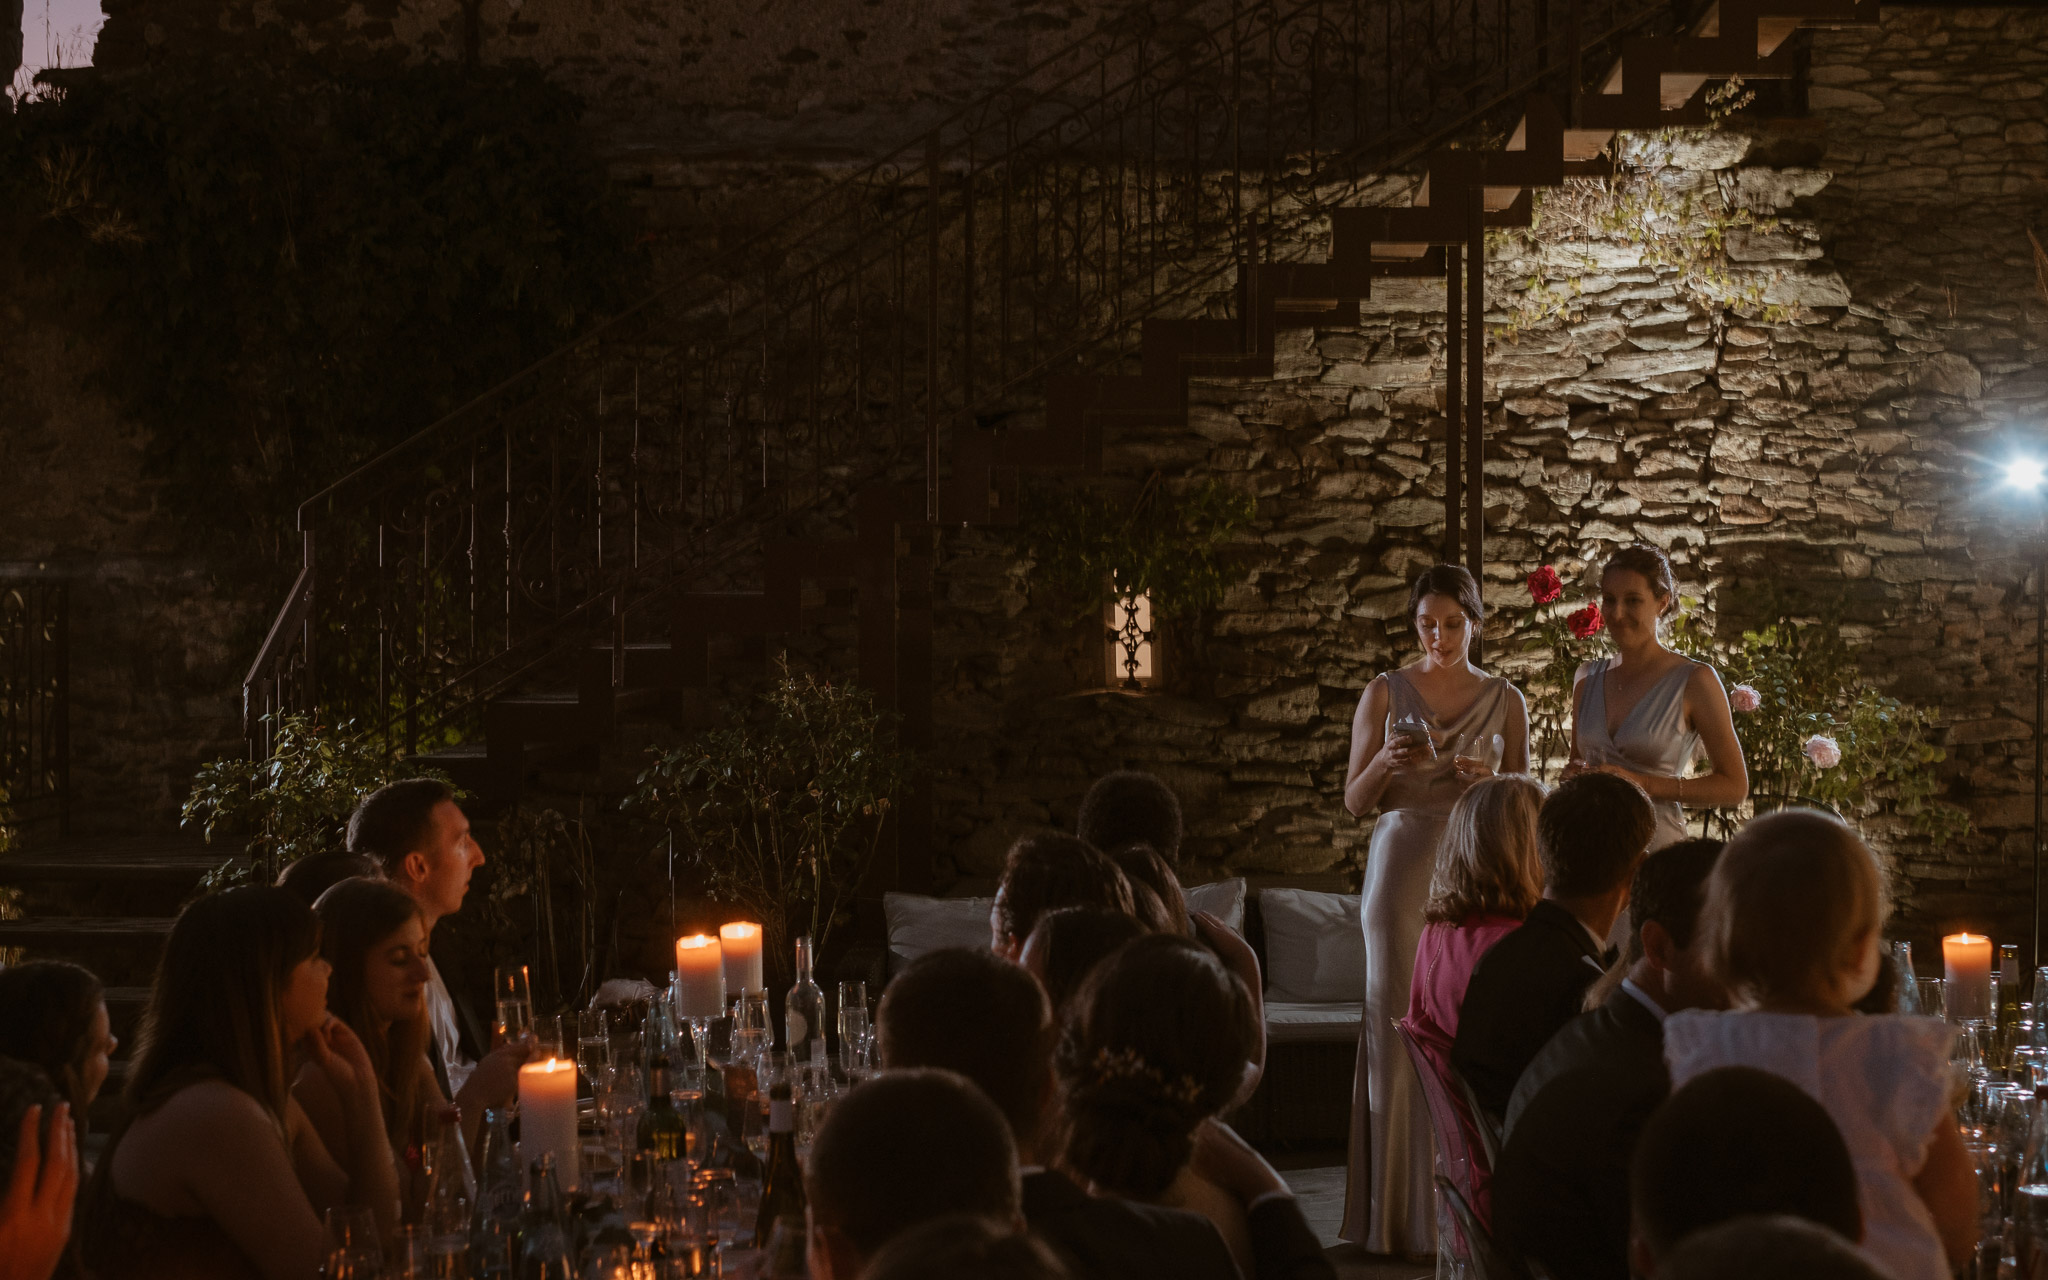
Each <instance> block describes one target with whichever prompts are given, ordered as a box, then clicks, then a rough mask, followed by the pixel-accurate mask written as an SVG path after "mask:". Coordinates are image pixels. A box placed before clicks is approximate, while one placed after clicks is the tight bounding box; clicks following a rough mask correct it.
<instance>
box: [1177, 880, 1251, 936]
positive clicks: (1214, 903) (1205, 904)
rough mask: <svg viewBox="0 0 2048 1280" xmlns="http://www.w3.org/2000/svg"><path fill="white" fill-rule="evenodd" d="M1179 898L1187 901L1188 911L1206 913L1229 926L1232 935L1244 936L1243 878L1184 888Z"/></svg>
mask: <svg viewBox="0 0 2048 1280" xmlns="http://www.w3.org/2000/svg"><path fill="white" fill-rule="evenodd" d="M1181 896H1182V897H1184V898H1186V899H1187V903H1188V910H1189V911H1206V912H1208V913H1209V914H1210V915H1212V916H1215V917H1216V918H1217V919H1218V920H1221V921H1222V922H1223V923H1225V924H1227V925H1229V926H1230V930H1231V932H1232V933H1235V934H1237V935H1238V936H1239V937H1242V936H1244V877H1243V876H1232V877H1230V879H1228V880H1218V881H1217V882H1216V883H1214V884H1198V885H1194V886H1192V887H1184V888H1183V889H1182V890H1181Z"/></svg>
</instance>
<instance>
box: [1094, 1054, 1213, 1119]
mask: <svg viewBox="0 0 2048 1280" xmlns="http://www.w3.org/2000/svg"><path fill="white" fill-rule="evenodd" d="M1118 1080H1138V1081H1143V1082H1146V1083H1149V1084H1151V1085H1153V1086H1155V1087H1156V1088H1158V1089H1159V1090H1160V1092H1162V1093H1164V1094H1165V1095H1166V1096H1167V1097H1168V1098H1170V1099H1172V1100H1173V1101H1175V1102H1178V1103H1180V1104H1181V1105H1182V1106H1186V1107H1193V1106H1197V1105H1199V1104H1200V1103H1201V1100H1202V1086H1201V1085H1200V1084H1199V1083H1198V1082H1197V1081H1196V1080H1195V1078H1194V1077H1193V1076H1189V1075H1184V1076H1181V1077H1180V1078H1179V1079H1176V1080H1168V1079H1167V1078H1166V1077H1165V1076H1164V1075H1163V1074H1161V1073H1160V1072H1159V1070H1158V1069H1157V1068H1155V1067H1153V1066H1151V1065H1150V1064H1148V1063H1147V1062H1146V1061H1145V1059H1144V1058H1143V1057H1142V1056H1140V1055H1139V1053H1138V1052H1137V1050H1135V1049H1117V1050H1114V1051H1112V1050H1110V1049H1106V1048H1105V1049H1097V1050H1096V1051H1095V1062H1094V1082H1095V1084H1096V1086H1097V1087H1098V1088H1099V1087H1101V1086H1102V1085H1106V1084H1110V1083H1113V1082H1115V1081H1118Z"/></svg>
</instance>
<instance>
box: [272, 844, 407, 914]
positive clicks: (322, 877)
mask: <svg viewBox="0 0 2048 1280" xmlns="http://www.w3.org/2000/svg"><path fill="white" fill-rule="evenodd" d="M383 874H384V869H383V868H382V867H380V866H379V865H377V860H376V859H375V858H371V857H369V856H367V855H365V854H360V853H343V852H341V851H339V850H332V851H330V852H327V853H313V854H308V855H306V856H305V857H303V858H300V859H299V860H298V861H297V862H294V863H293V864H291V865H290V866H288V867H286V868H285V869H284V870H283V871H281V872H279V873H278V876H277V887H278V888H280V889H290V890H291V891H292V892H293V893H296V894H298V895H299V898H300V899H301V900H302V901H303V902H304V903H305V904H306V905H307V906H309V907H310V906H312V905H313V904H314V903H316V902H318V901H319V900H320V895H321V894H323V893H325V892H327V891H328V890H329V889H332V888H333V887H334V886H335V885H337V884H340V883H341V882H342V881H344V880H348V879H351V878H353V877H356V876H373V877H374V876H381V875H383Z"/></svg>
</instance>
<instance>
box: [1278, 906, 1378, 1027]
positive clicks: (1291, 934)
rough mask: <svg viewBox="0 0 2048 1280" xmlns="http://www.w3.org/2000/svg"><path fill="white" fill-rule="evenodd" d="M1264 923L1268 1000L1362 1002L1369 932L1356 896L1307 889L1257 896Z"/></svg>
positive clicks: (1319, 1002) (1331, 1002) (1324, 1002)
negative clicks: (1362, 926)
mask: <svg viewBox="0 0 2048 1280" xmlns="http://www.w3.org/2000/svg"><path fill="white" fill-rule="evenodd" d="M1259 918H1260V919H1261V920H1263V921H1264V922H1265V925H1266V998H1267V999H1268V1000H1272V1001H1278V1002H1281V1003H1291V1002H1293V1003H1303V1004H1362V1003H1363V1002H1364V1001H1365V934H1364V933H1363V931H1361V930H1360V928H1359V924H1358V895H1357V894H1355V893H1316V892H1314V891H1312V890H1308V889H1267V890H1265V891H1264V892H1262V893H1260V894H1259Z"/></svg>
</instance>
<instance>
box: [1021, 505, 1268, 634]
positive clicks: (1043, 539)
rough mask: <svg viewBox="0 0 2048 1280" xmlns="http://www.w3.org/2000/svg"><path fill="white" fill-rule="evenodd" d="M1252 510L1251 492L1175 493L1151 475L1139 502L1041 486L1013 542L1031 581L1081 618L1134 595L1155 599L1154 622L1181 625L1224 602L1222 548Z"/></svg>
mask: <svg viewBox="0 0 2048 1280" xmlns="http://www.w3.org/2000/svg"><path fill="white" fill-rule="evenodd" d="M1257 513H1258V504H1257V502H1256V501H1254V500H1253V499H1252V498H1251V497H1250V496H1249V495H1247V494H1243V493H1239V492H1237V491H1236V490H1234V489H1231V488H1229V487H1227V486H1225V485H1223V484H1221V483H1219V482H1218V481H1214V480H1208V481H1204V482H1202V483H1200V484H1197V485H1193V486H1191V487H1189V488H1187V489H1186V490H1183V491H1181V492H1178V493H1176V492H1173V491H1170V490H1168V489H1167V488H1166V487H1165V486H1164V485H1162V484H1161V483H1160V482H1159V477H1158V475H1157V473H1154V475H1153V476H1152V478H1151V480H1149V481H1148V482H1147V483H1146V485H1145V488H1144V489H1143V491H1141V492H1140V493H1139V494H1138V497H1137V500H1136V501H1135V502H1124V501H1122V500H1120V499H1118V498H1117V497H1116V496H1115V495H1113V494H1111V493H1108V492H1106V491H1104V490H1101V489H1097V488H1082V487H1074V486H1053V485H1044V486H1040V487H1039V488H1038V489H1036V490H1035V491H1033V492H1032V493H1031V494H1030V496H1029V499H1028V501H1027V504H1026V507H1025V515H1024V519H1023V521H1022V523H1021V525H1020V526H1019V529H1018V535H1017V543H1018V549H1019V551H1020V553H1021V554H1022V555H1023V556H1024V557H1025V558H1027V559H1029V560H1030V561H1031V564H1032V568H1031V573H1032V577H1033V578H1034V579H1036V580H1037V581H1039V582H1042V583H1044V584H1045V585H1046V586H1047V587H1048V588H1049V589H1050V591H1051V593H1052V595H1053V596H1054V597H1055V598H1056V599H1057V600H1058V601H1059V602H1060V603H1061V604H1063V605H1065V606H1066V607H1068V608H1071V609H1072V610H1073V613H1074V615H1075V616H1076V617H1077V618H1086V617H1089V616H1091V615H1092V614H1094V613H1095V612H1096V611H1097V610H1099V609H1100V608H1101V607H1102V604H1103V601H1104V600H1106V599H1109V598H1111V597H1112V595H1113V594H1114V595H1125V594H1134V593H1138V592H1150V593H1151V595H1152V610H1153V613H1154V614H1155V615H1157V616H1160V617H1170V618H1184V617H1191V616H1193V615H1195V614H1197V613H1200V612H1201V611H1202V610H1204V609H1210V608H1214V607H1215V606H1216V605H1217V604H1219V603H1220V602H1221V601H1222V599H1223V590H1224V588H1225V587H1226V586H1227V585H1228V583H1229V575H1228V573H1227V571H1226V568H1225V560H1224V549H1225V547H1226V546H1227V545H1228V544H1229V543H1230V542H1231V540H1233V539H1234V538H1236V537H1237V536H1238V535H1239V534H1241V533H1243V532H1244V531H1245V530H1246V529H1248V528H1249V527H1250V526H1251V523H1252V519H1253V517H1254V516H1256V515H1257Z"/></svg>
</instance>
